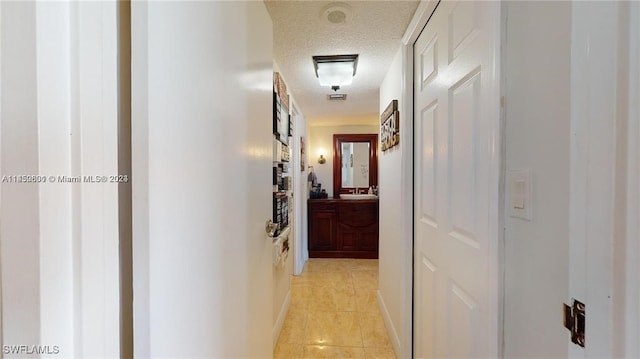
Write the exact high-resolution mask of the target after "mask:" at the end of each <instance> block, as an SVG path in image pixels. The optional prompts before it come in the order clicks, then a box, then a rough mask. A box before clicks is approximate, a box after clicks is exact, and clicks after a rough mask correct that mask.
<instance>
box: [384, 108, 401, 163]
mask: <svg viewBox="0 0 640 359" xmlns="http://www.w3.org/2000/svg"><path fill="white" fill-rule="evenodd" d="M399 143H400V112H398V100H393V101H391V103H390V104H389V106H387V108H386V109H385V110H384V112H383V113H382V115H381V116H380V149H382V151H386V150H388V149H390V148H392V147H394V146H396V145H398V144H399Z"/></svg>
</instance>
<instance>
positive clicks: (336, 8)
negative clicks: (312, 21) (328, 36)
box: [320, 2, 352, 25]
mask: <svg viewBox="0 0 640 359" xmlns="http://www.w3.org/2000/svg"><path fill="white" fill-rule="evenodd" d="M351 14H352V10H351V6H349V5H347V4H345V3H341V2H334V3H330V4H329V5H327V6H325V7H324V8H322V10H321V11H320V18H321V19H322V20H323V21H324V22H325V23H327V24H330V25H342V24H346V23H347V22H349V20H350V19H351Z"/></svg>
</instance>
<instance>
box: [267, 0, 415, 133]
mask: <svg viewBox="0 0 640 359" xmlns="http://www.w3.org/2000/svg"><path fill="white" fill-rule="evenodd" d="M265 3H266V6H267V9H268V10H269V13H270V14H271V19H272V20H273V31H274V58H275V61H276V63H277V64H278V66H279V67H280V71H281V72H282V74H283V76H284V78H285V79H286V83H287V87H288V90H289V92H291V93H292V94H293V95H294V97H295V99H296V102H297V103H298V105H299V107H300V110H301V111H302V112H303V113H304V115H305V117H306V118H307V120H308V121H309V122H310V123H311V124H322V123H326V122H327V121H332V119H333V121H332V122H335V119H336V118H340V119H343V121H344V122H345V124H349V118H354V119H355V118H359V119H360V120H362V118H363V117H369V118H372V119H374V120H375V119H377V118H378V111H379V106H378V102H379V87H380V84H381V83H382V80H383V79H384V76H385V74H386V72H387V70H388V69H389V66H390V65H391V61H392V60H393V56H394V55H395V54H396V52H397V51H398V49H399V48H400V44H401V42H400V40H401V38H402V35H403V34H404V31H405V29H406V28H407V25H408V24H409V22H410V21H411V18H412V16H413V13H414V12H415V10H416V8H417V7H418V3H419V1H344V2H340V3H339V4H343V5H345V6H346V11H345V12H346V14H347V16H348V17H347V19H346V22H345V23H341V24H332V23H330V22H329V21H327V20H326V11H325V10H326V9H327V7H328V6H331V4H335V2H331V1H282V0H276V1H273V0H271V1H269V0H267V1H265ZM343 54H359V55H360V56H359V58H358V68H357V71H356V76H355V77H354V79H353V84H352V85H349V86H344V87H342V88H341V89H340V90H339V91H338V93H346V94H348V96H347V100H346V101H328V100H327V99H326V95H327V94H329V93H333V91H332V90H331V89H330V88H328V87H322V86H320V84H319V83H318V79H317V78H316V77H315V72H314V68H313V62H312V60H311V57H312V56H313V55H343Z"/></svg>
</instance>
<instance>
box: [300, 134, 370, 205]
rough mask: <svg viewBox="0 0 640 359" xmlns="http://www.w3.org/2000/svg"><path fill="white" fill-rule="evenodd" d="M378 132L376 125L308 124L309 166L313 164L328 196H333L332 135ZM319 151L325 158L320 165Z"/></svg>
mask: <svg viewBox="0 0 640 359" xmlns="http://www.w3.org/2000/svg"><path fill="white" fill-rule="evenodd" d="M378 132H379V128H378V126H377V125H348V126H314V125H310V126H309V152H308V156H309V166H313V169H314V171H315V173H316V176H318V182H319V183H321V184H322V188H324V189H326V190H327V193H329V197H332V196H333V135H334V134H340V133H348V134H355V133H376V134H377V133H378ZM320 152H322V153H323V155H324V158H326V159H327V162H326V163H325V164H322V165H321V164H319V163H318V157H320Z"/></svg>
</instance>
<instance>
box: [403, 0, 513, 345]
mask: <svg viewBox="0 0 640 359" xmlns="http://www.w3.org/2000/svg"><path fill="white" fill-rule="evenodd" d="M439 2H440V0H423V1H421V2H420V4H419V5H418V8H417V9H416V12H415V13H414V16H413V18H412V20H411V22H410V23H409V26H408V27H407V30H406V31H405V33H404V36H403V38H402V48H401V51H402V73H403V78H402V86H401V88H402V98H403V99H404V101H402V102H403V103H402V104H401V109H400V111H401V113H402V112H403V113H405V114H406V116H407V124H406V125H405V126H404V128H403V129H402V132H403V135H402V137H403V140H402V141H401V143H400V145H401V146H402V151H403V157H404V158H403V160H402V171H401V173H402V174H401V184H402V187H401V188H402V190H401V203H402V218H403V223H402V228H403V231H402V243H403V249H404V252H405V258H411V260H410V261H406V262H405V266H404V274H405V276H404V280H405V281H406V283H409V284H410V285H408V286H406V291H407V292H406V293H405V296H404V299H405V301H404V303H403V304H404V308H405V311H404V313H403V318H404V322H403V324H402V325H403V332H404V333H407V334H406V335H405V337H404V338H403V339H404V340H403V342H402V343H401V346H402V348H401V352H402V353H405V355H406V353H411V356H412V355H413V295H414V294H413V270H414V267H413V258H414V246H413V235H414V233H413V218H414V217H413V186H414V181H413V171H414V158H413V148H414V143H413V142H414V141H413V129H414V118H413V95H414V94H413V91H414V87H413V75H414V61H413V45H414V43H415V42H416V40H417V39H418V36H419V35H420V33H421V32H422V29H423V28H424V27H425V26H426V24H427V22H428V21H429V19H430V18H431V15H432V14H433V12H434V11H435V9H436V6H437V5H438V3H439ZM502 8H503V7H501V9H502ZM501 12H503V11H502V10H501ZM501 19H502V20H501V24H500V28H501V30H500V31H501V33H502V35H501V41H502V40H503V38H504V33H505V27H504V25H505V22H504V14H502V15H501ZM495 45H497V46H498V49H497V51H498V52H496V53H497V54H498V55H497V57H496V61H497V63H498V66H497V70H498V73H499V76H500V78H499V80H498V86H497V88H498V89H499V91H503V86H502V78H503V76H502V66H501V65H500V64H501V63H502V51H501V50H500V43H497V44H495ZM500 95H502V92H500ZM499 131H500V136H499V138H496V139H494V141H493V143H494V144H495V145H496V147H495V148H494V149H495V150H496V151H500V155H499V156H500V157H501V158H500V160H499V162H500V179H499V181H500V188H499V190H498V191H497V193H492V194H491V197H492V198H495V199H496V200H497V201H498V206H499V207H498V208H499V211H498V213H495V214H493V215H495V216H497V221H498V222H499V224H500V225H499V226H497V228H490V231H491V232H492V233H494V234H495V235H497V236H498V237H499V239H498V248H492V249H491V251H492V253H493V254H494V255H495V256H494V258H495V260H494V261H493V263H491V268H490V270H491V273H492V276H493V277H494V278H496V281H495V285H496V286H497V288H493V287H492V288H490V290H491V291H492V292H493V294H492V295H491V301H492V303H495V307H492V308H490V309H491V310H492V311H494V312H495V318H496V320H495V322H494V324H495V328H489V329H490V330H495V331H497V333H498V340H499V341H500V342H496V343H494V344H493V345H494V346H495V349H496V352H497V353H498V354H499V356H500V357H502V354H503V353H502V347H503V345H502V330H503V327H502V308H503V300H502V293H503V288H504V284H503V277H504V276H503V273H504V258H503V256H502V253H503V243H504V241H503V239H504V231H503V230H502V229H501V228H503V227H504V226H503V221H504V215H503V211H504V210H503V202H504V201H503V199H504V147H503V142H504V141H503V136H504V117H503V114H502V113H500V128H499ZM492 180H495V179H493V178H492ZM492 314H493V313H492Z"/></svg>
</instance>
